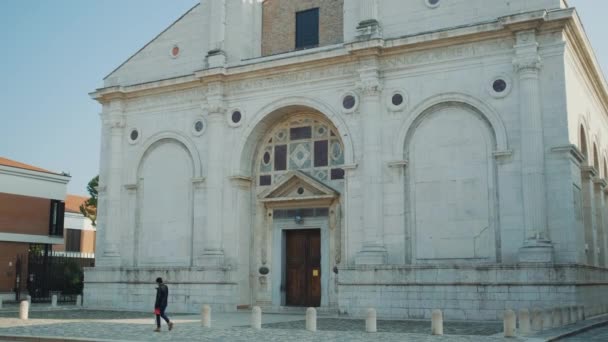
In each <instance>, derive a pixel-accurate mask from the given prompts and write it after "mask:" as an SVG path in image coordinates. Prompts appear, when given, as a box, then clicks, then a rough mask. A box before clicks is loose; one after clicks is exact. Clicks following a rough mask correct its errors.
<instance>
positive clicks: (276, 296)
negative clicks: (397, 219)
mask: <svg viewBox="0 0 608 342" xmlns="http://www.w3.org/2000/svg"><path fill="white" fill-rule="evenodd" d="M281 113H282V115H281V116H280V117H278V118H277V119H276V120H274V122H272V123H271V124H269V125H268V126H266V129H265V132H263V133H261V134H260V139H259V141H258V143H257V144H256V146H255V154H254V157H253V158H252V159H253V163H252V164H253V165H252V171H251V174H252V176H253V177H252V178H253V187H252V191H253V194H254V196H255V199H256V210H255V213H254V215H255V217H258V218H263V221H262V220H260V219H258V220H255V221H256V222H257V224H256V226H255V227H254V235H256V239H255V240H256V241H257V243H258V247H259V248H260V250H261V253H260V255H259V257H258V258H257V259H258V260H256V263H258V264H259V267H257V268H258V272H257V274H256V276H257V278H258V282H257V285H258V291H257V294H255V298H256V300H257V301H258V302H260V301H263V300H268V301H270V302H271V304H272V306H275V307H279V306H303V307H306V306H313V307H316V306H328V305H330V303H331V302H332V299H331V298H330V296H333V293H334V292H335V291H333V290H332V289H333V287H334V286H335V285H334V282H333V281H332V280H333V278H334V277H335V274H334V273H333V272H332V269H333V267H334V266H335V265H336V262H337V261H339V257H337V256H338V255H340V253H341V252H340V245H341V241H340V231H341V226H342V225H341V222H340V214H339V213H340V208H341V200H342V199H341V197H340V193H341V192H342V191H343V189H344V178H345V174H344V169H343V168H342V167H343V165H344V162H345V150H344V144H343V143H342V139H341V135H340V132H339V131H338V129H337V128H336V127H335V126H334V125H333V124H332V122H331V121H329V120H328V119H327V118H326V117H325V116H324V115H322V114H321V113H319V112H317V111H315V110H312V109H310V108H303V107H297V108H291V109H290V110H288V111H286V110H285V109H281ZM254 249H255V248H254ZM254 253H255V252H254ZM253 255H254V257H256V256H257V255H255V254H253ZM334 302H337V298H336V299H335V300H334Z"/></svg>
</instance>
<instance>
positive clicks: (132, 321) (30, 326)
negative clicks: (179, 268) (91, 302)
mask: <svg viewBox="0 0 608 342" xmlns="http://www.w3.org/2000/svg"><path fill="white" fill-rule="evenodd" d="M16 316H17V314H16V312H7V311H4V310H3V311H0V317H3V318H0V335H4V336H24V335H25V336H48V337H72V338H88V339H99V340H120V341H247V342H252V341H262V340H263V341H265V342H275V341H298V342H299V341H304V342H307V341H344V342H346V341H354V342H358V341H422V342H425V341H454V342H477V341H479V342H481V341H504V340H505V339H504V338H502V337H500V334H498V335H493V336H488V335H492V334H494V333H496V332H497V331H500V330H501V329H500V325H499V324H492V323H490V324H470V323H446V325H445V327H444V332H445V333H446V336H442V337H437V336H430V335H429V332H430V322H416V321H408V322H403V321H379V322H378V331H379V332H378V333H376V334H368V333H365V332H364V326H365V325H364V321H363V320H354V319H343V318H326V317H319V319H318V328H319V331H318V332H315V333H311V332H307V331H305V330H304V320H302V317H301V315H272V314H265V315H264V322H266V324H264V326H263V329H262V330H261V331H255V330H253V329H250V328H248V327H247V325H248V322H249V314H248V313H232V314H215V315H214V316H213V321H212V325H213V328H211V329H204V328H202V327H201V326H200V321H199V317H198V316H192V315H174V316H170V317H173V318H172V319H173V321H174V322H175V328H174V329H173V331H167V329H166V326H165V325H164V323H163V331H162V332H161V333H154V332H153V331H152V330H153V329H154V323H153V322H154V320H153V316H151V315H150V314H146V313H130V312H107V311H88V310H54V311H32V312H30V320H28V321H21V320H19V319H17V318H15V317H16ZM472 334H477V336H473V335H472ZM463 335H470V336H463ZM0 341H2V338H1V337H0ZM509 341H523V339H509Z"/></svg>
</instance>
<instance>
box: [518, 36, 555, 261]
mask: <svg viewBox="0 0 608 342" xmlns="http://www.w3.org/2000/svg"><path fill="white" fill-rule="evenodd" d="M516 41H517V43H516V45H515V54H516V57H515V60H514V66H515V69H516V71H517V75H518V78H519V113H520V125H521V126H520V131H521V174H522V191H523V210H524V225H525V241H524V245H523V247H522V248H520V250H519V260H520V262H551V261H553V245H552V244H551V241H550V238H549V231H548V227H547V202H546V185H545V156H544V150H545V148H544V140H543V125H542V123H543V119H542V106H541V95H540V82H539V74H540V70H541V59H540V56H539V55H538V43H537V41H536V33H535V31H534V30H528V31H520V32H517V33H516Z"/></svg>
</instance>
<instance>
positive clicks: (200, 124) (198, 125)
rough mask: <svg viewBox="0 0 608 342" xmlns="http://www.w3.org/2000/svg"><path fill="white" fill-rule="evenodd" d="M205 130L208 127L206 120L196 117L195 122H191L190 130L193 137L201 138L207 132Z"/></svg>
mask: <svg viewBox="0 0 608 342" xmlns="http://www.w3.org/2000/svg"><path fill="white" fill-rule="evenodd" d="M205 128H207V125H206V124H205V120H204V119H203V118H202V117H200V116H199V117H195V118H194V120H193V121H191V126H190V130H191V132H192V135H194V136H197V137H198V136H201V135H203V133H204V132H205Z"/></svg>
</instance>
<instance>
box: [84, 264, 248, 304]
mask: <svg viewBox="0 0 608 342" xmlns="http://www.w3.org/2000/svg"><path fill="white" fill-rule="evenodd" d="M233 273H234V271H233V270H230V269H228V268H221V267H208V268H183V267H173V268H172V267H140V268H123V267H94V268H86V269H85V272H84V279H85V281H84V290H83V292H84V307H85V308H88V309H104V310H126V311H143V312H147V311H151V310H152V309H151V308H153V306H154V301H155V295H156V283H155V281H156V278H157V277H162V278H163V280H164V281H165V283H166V284H167V285H168V286H169V310H170V311H171V312H175V313H200V312H201V308H202V307H203V305H205V304H208V305H209V306H211V308H212V309H213V310H214V312H233V311H236V309H237V305H238V304H240V303H238V298H239V291H238V284H237V283H236V282H234V281H231V279H236V277H235V274H233Z"/></svg>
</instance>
